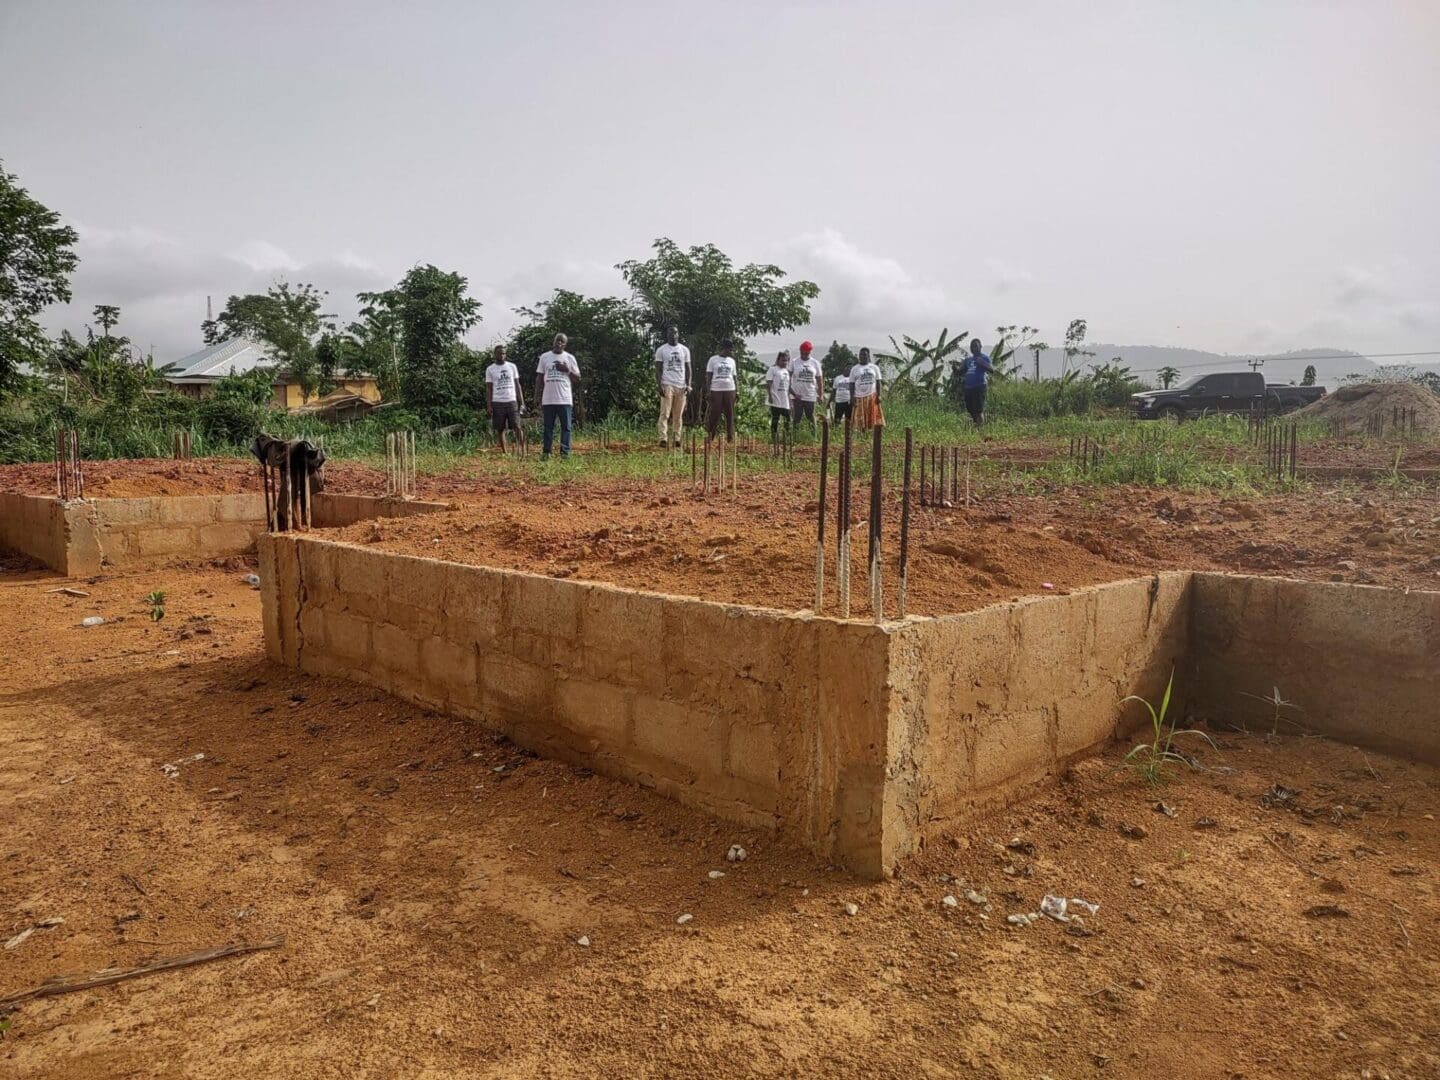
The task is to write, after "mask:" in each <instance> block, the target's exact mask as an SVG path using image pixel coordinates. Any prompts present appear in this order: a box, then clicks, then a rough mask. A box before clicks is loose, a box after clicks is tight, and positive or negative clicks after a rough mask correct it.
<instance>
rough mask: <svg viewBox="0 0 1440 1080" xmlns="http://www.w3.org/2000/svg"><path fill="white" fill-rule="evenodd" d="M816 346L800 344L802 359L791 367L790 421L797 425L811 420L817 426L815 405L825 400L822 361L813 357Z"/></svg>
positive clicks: (805, 342)
mask: <svg viewBox="0 0 1440 1080" xmlns="http://www.w3.org/2000/svg"><path fill="white" fill-rule="evenodd" d="M814 350H815V346H814V345H812V344H810V342H808V341H802V342H801V343H800V359H799V360H797V361H795V363H793V364H791V365H790V419H791V420H793V421H794V422H795V423H797V424H798V423H799V422H800V421H801V420H809V421H810V426H811V427H812V428H813V427H814V426H815V405H816V403H817V402H822V403H823V402H824V400H825V373H824V371H822V370H821V368H820V361H819V360H816V359H815V357H813V356H812V355H811V353H812V352H814Z"/></svg>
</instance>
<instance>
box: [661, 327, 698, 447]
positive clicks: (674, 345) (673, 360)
mask: <svg viewBox="0 0 1440 1080" xmlns="http://www.w3.org/2000/svg"><path fill="white" fill-rule="evenodd" d="M655 387H656V389H658V390H659V391H660V446H661V447H662V448H664V447H666V446H679V445H680V436H681V434H682V433H683V431H682V429H683V426H684V418H685V398H686V396H687V395H688V394H689V392H690V350H689V349H688V348H686V347H685V346H684V345H682V344H680V330H679V328H678V327H674V326H672V327H670V328H669V329H668V330H667V331H666V333H665V344H664V345H661V346H660V347H659V348H658V349H656V350H655Z"/></svg>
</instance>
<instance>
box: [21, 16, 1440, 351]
mask: <svg viewBox="0 0 1440 1080" xmlns="http://www.w3.org/2000/svg"><path fill="white" fill-rule="evenodd" d="M1437 57H1440V4H1437V3H1434V2H1430V0H1415V2H1404V0H1366V2H1354V3H1335V2H1325V0H1298V2H1294V3H1287V2H1278V0H1276V2H1263V0H1246V2H1224V0H1208V2H1205V3H1198V2H1197V3H1184V2H1178V0H1177V2H1162V0H1154V2H1143V3H1121V2H1106V0H1088V2H1087V3H1083V4H1079V3H1070V2H1055V3H1026V2H1023V0H1011V2H1007V3H1003V4H996V3H993V2H990V3H969V2H956V0H951V2H940V0H937V2H933V3H919V2H903V0H898V2H897V0H888V2H887V0H873V2H872V0H863V2H862V0H850V2H828V3H821V2H816V3H798V2H786V0H769V2H750V0H726V2H724V3H715V2H713V0H712V2H709V3H692V2H688V0H666V2H656V3H650V2H629V3H621V2H616V3H600V2H595V3H582V2H546V0H528V2H526V3H523V4H520V3H495V2H492V3H473V2H471V3H459V2H457V3H438V2H425V0H417V2H412V3H396V2H394V0H385V2H379V3H374V2H370V0H347V2H344V3H326V2H317V0H304V2H301V3H297V2H286V3H255V2H246V0H227V2H224V3H218V2H217V3H211V2H206V0H186V2H183V3H167V2H160V0H145V2H143V3H141V2H130V3H125V2H119V0H113V2H95V3H75V2H69V0H35V2H31V0H0V157H3V159H4V163H5V168H6V169H7V171H10V172H13V173H17V174H18V175H19V177H20V180H21V183H22V184H23V185H24V186H26V187H27V188H29V189H30V191H31V193H32V194H34V195H35V196H36V197H37V198H39V199H40V200H41V201H43V202H44V203H46V204H47V205H49V206H51V207H52V208H54V209H56V210H59V211H60V212H61V213H63V214H64V215H65V217H66V218H67V219H68V220H69V221H70V222H71V223H73V224H74V225H75V227H76V228H77V229H78V230H79V231H80V235H81V242H80V246H79V253H80V257H81V265H80V269H79V271H78V273H77V275H76V277H75V280H74V291H75V301H74V303H73V304H72V305H71V307H70V310H68V311H57V312H55V313H54V317H53V318H52V320H51V322H52V325H54V326H55V327H57V328H58V327H59V326H69V327H71V328H74V329H79V328H81V327H82V326H83V324H84V322H85V320H86V319H87V318H88V316H89V311H90V309H91V307H92V306H93V305H94V304H96V303H102V302H108V303H118V304H119V305H121V307H122V309H123V322H122V327H121V329H122V330H123V331H124V332H127V333H129V334H130V335H131V337H132V338H133V339H134V340H135V341H136V342H137V344H139V345H141V346H142V347H144V346H148V345H150V344H152V343H153V345H154V347H155V352H156V355H157V358H158V359H160V360H162V361H166V360H171V359H174V358H176V357H178V356H180V355H182V354H184V353H185V352H188V351H190V350H192V349H194V348H196V347H198V345H199V324H200V321H201V320H202V319H203V318H204V314H205V296H206V294H207V293H208V294H212V295H214V297H215V301H216V306H217V310H218V307H219V305H220V304H221V303H223V301H224V298H225V296H227V295H229V294H230V293H243V292H248V291H263V289H264V288H265V286H266V285H268V284H269V283H270V282H271V281H273V280H275V279H276V278H286V279H289V280H292V281H313V282H314V283H315V284H316V285H318V286H320V287H322V288H325V289H328V290H330V292H331V299H332V307H333V309H334V310H336V311H337V312H339V313H341V314H342V315H349V314H350V313H351V312H352V311H353V294H354V292H355V291H356V290H358V289H370V288H376V287H384V286H386V285H388V284H390V283H392V282H394V281H395V280H396V279H397V278H398V277H399V276H400V275H401V274H403V273H404V272H405V270H406V269H408V268H409V267H410V266H412V265H414V264H415V263H417V262H433V263H435V264H437V265H438V266H440V267H442V268H444V269H447V270H450V269H453V270H459V271H460V272H462V273H464V274H465V275H466V276H467V277H468V278H469V279H470V282H471V286H472V291H473V293H474V294H475V295H476V296H478V297H479V298H480V299H481V300H482V301H483V302H484V305H485V307H484V317H485V321H484V322H483V323H482V324H481V326H480V327H479V328H477V330H476V332H475V334H474V335H473V336H472V339H473V341H474V342H475V343H476V344H484V343H486V342H488V341H490V340H492V339H494V338H495V337H497V336H499V335H501V334H503V333H504V331H505V330H506V329H508V328H509V327H510V326H511V325H513V323H514V321H515V317H514V314H513V310H512V309H513V307H514V306H515V305H517V304H522V303H532V302H534V301H536V300H538V299H541V298H542V297H544V296H546V295H548V294H549V292H550V291H551V290H552V289H553V288H554V287H556V286H564V287H568V288H574V289H579V290H581V291H584V292H589V293H600V294H605V293H613V294H621V293H623V283H622V282H621V281H620V278H619V275H618V274H617V273H616V272H615V271H614V269H613V267H614V264H615V263H617V262H619V261H621V260H622V259H627V258H643V257H644V256H645V255H646V254H647V252H648V250H649V245H650V243H651V241H652V240H653V239H654V238H655V237H657V236H669V237H672V238H674V239H675V240H676V241H678V242H679V243H681V244H686V245H688V244H695V243H706V242H713V243H715V244H717V245H719V246H720V247H721V248H723V249H724V250H725V251H726V252H728V253H729V254H730V255H731V256H732V257H734V258H735V259H736V260H737V261H752V260H764V261H775V262H778V263H779V264H780V265H781V266H782V267H784V268H785V269H786V270H787V271H789V272H791V273H792V274H794V275H796V276H804V277H809V278H811V279H813V280H814V281H816V282H818V283H819V284H820V286H821V288H822V290H823V291H822V295H821V299H820V300H819V302H818V303H817V305H816V306H815V309H814V321H813V326H812V332H813V334H814V336H816V337H817V338H823V339H824V340H825V341H828V340H829V339H830V338H831V337H836V336H838V337H840V338H842V339H848V340H850V341H851V342H852V343H853V344H855V345H860V344H864V343H871V344H881V343H883V342H884V339H885V335H886V334H889V333H897V334H898V333H900V332H909V333H913V334H916V335H917V336H922V337H928V336H933V335H934V333H935V332H937V331H938V330H939V328H940V327H941V326H948V327H950V328H951V329H952V330H957V329H962V328H968V329H972V330H977V329H989V328H993V327H994V326H995V325H997V324H998V323H1002V322H1004V323H1012V322H1020V323H1031V324H1035V325H1038V326H1039V327H1040V328H1041V330H1042V332H1043V336H1044V337H1046V338H1047V339H1048V340H1050V341H1051V342H1052V343H1055V342H1058V341H1059V339H1060V338H1061V337H1062V336H1063V333H1064V327H1065V324H1066V322H1067V321H1068V320H1069V319H1070V318H1072V317H1074V316H1085V317H1086V318H1088V319H1089V322H1090V333H1091V338H1092V340H1098V341H1107V342H1118V343H1131V344H1140V343H1144V344H1158V345H1183V346H1192V347H1198V348H1208V349H1215V350H1222V351H1236V352H1250V351H1271V350H1281V349H1288V348H1302V347H1311V346H1322V347H1335V348H1351V349H1356V350H1358V351H1360V352H1365V353H1375V352H1397V351H1408V350H1430V349H1437V350H1440V244H1437V243H1436V240H1437V238H1440V198H1437V194H1436V193H1437V192H1440V139H1437V138H1436V132H1437V121H1440V63H1437V59H1436V58H1437Z"/></svg>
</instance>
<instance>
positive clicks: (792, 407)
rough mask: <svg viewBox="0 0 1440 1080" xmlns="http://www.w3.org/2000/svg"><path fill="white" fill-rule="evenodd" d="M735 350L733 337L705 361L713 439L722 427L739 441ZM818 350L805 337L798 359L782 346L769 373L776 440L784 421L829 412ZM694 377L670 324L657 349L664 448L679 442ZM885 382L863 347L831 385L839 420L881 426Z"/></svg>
mask: <svg viewBox="0 0 1440 1080" xmlns="http://www.w3.org/2000/svg"><path fill="white" fill-rule="evenodd" d="M734 349H735V343H734V342H733V341H730V340H728V339H727V340H725V341H722V342H721V343H720V346H719V351H718V352H716V354H715V355H714V356H712V357H710V359H709V360H708V361H706V364H705V391H704V393H705V398H704V400H705V434H706V435H707V436H708V437H710V438H714V437H715V436H716V434H717V433H718V432H719V431H720V429H721V426H722V425H723V426H724V429H725V438H726V439H727V440H729V441H734V439H735V399H736V395H737V394H738V392H739V386H740V384H739V365H738V363H737V361H736V359H735V353H734ZM814 350H815V346H814V345H813V344H812V343H810V342H808V341H802V342H801V343H800V356H799V358H798V359H793V360H792V358H791V356H790V351H789V350H788V349H785V350H782V351H781V352H780V353H779V354H778V355H777V356H776V357H775V362H774V363H773V364H771V365H770V367H769V369H768V370H767V371H766V372H765V400H766V403H767V404H768V405H769V407H770V435H771V437H772V438H773V437H775V436H776V435H777V434H778V433H779V429H780V425H781V424H782V423H784V424H786V425H790V424H794V423H798V422H799V421H801V420H808V421H809V422H810V424H811V426H812V427H813V426H814V425H815V422H816V419H815V418H816V413H817V410H818V412H819V414H820V415H821V416H823V415H825V411H826V409H827V406H828V397H827V394H826V389H825V372H824V369H823V368H822V367H821V365H820V361H819V360H818V359H816V358H815V356H814ZM692 378H693V371H692V367H691V360H690V350H689V348H687V347H686V346H685V345H684V344H682V343H681V341H680V331H679V328H678V327H674V326H671V327H669V328H668V330H667V331H666V334H665V343H664V344H663V345H661V346H660V347H659V348H658V349H656V350H655V386H656V389H657V390H658V392H659V394H660V419H659V424H658V433H659V437H660V445H661V447H670V448H673V447H678V446H679V445H680V440H681V436H682V434H683V432H684V424H685V405H686V401H687V399H688V397H689V394H690V387H691V385H692ZM881 381H882V379H881V374H880V366H879V365H878V364H876V363H875V361H874V360H873V359H872V358H871V356H870V350H869V349H861V350H860V353H859V356H858V359H857V363H856V364H855V365H854V366H853V367H852V368H851V369H850V370H849V371H848V372H842V373H841V374H839V375H837V376H836V377H835V378H834V380H833V381H832V383H831V387H830V390H831V396H833V399H834V403H835V420H836V422H837V423H840V422H843V421H844V420H845V419H846V417H851V418H852V423H854V424H856V425H858V426H860V427H862V428H870V427H873V426H875V425H877V424H883V423H884V422H885V415H884V413H883V412H882V411H881V408H880V384H881Z"/></svg>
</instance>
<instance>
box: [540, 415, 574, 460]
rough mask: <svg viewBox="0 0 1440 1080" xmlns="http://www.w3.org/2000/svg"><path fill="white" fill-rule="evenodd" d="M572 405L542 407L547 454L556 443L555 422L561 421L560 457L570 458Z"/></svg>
mask: <svg viewBox="0 0 1440 1080" xmlns="http://www.w3.org/2000/svg"><path fill="white" fill-rule="evenodd" d="M572 408H573V407H572V406H570V405H541V406H540V413H541V415H542V416H544V418H545V447H544V449H545V453H547V454H548V453H550V446H551V444H552V443H553V442H554V441H555V421H556V420H559V421H560V456H561V457H569V456H570V414H571V410H572Z"/></svg>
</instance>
